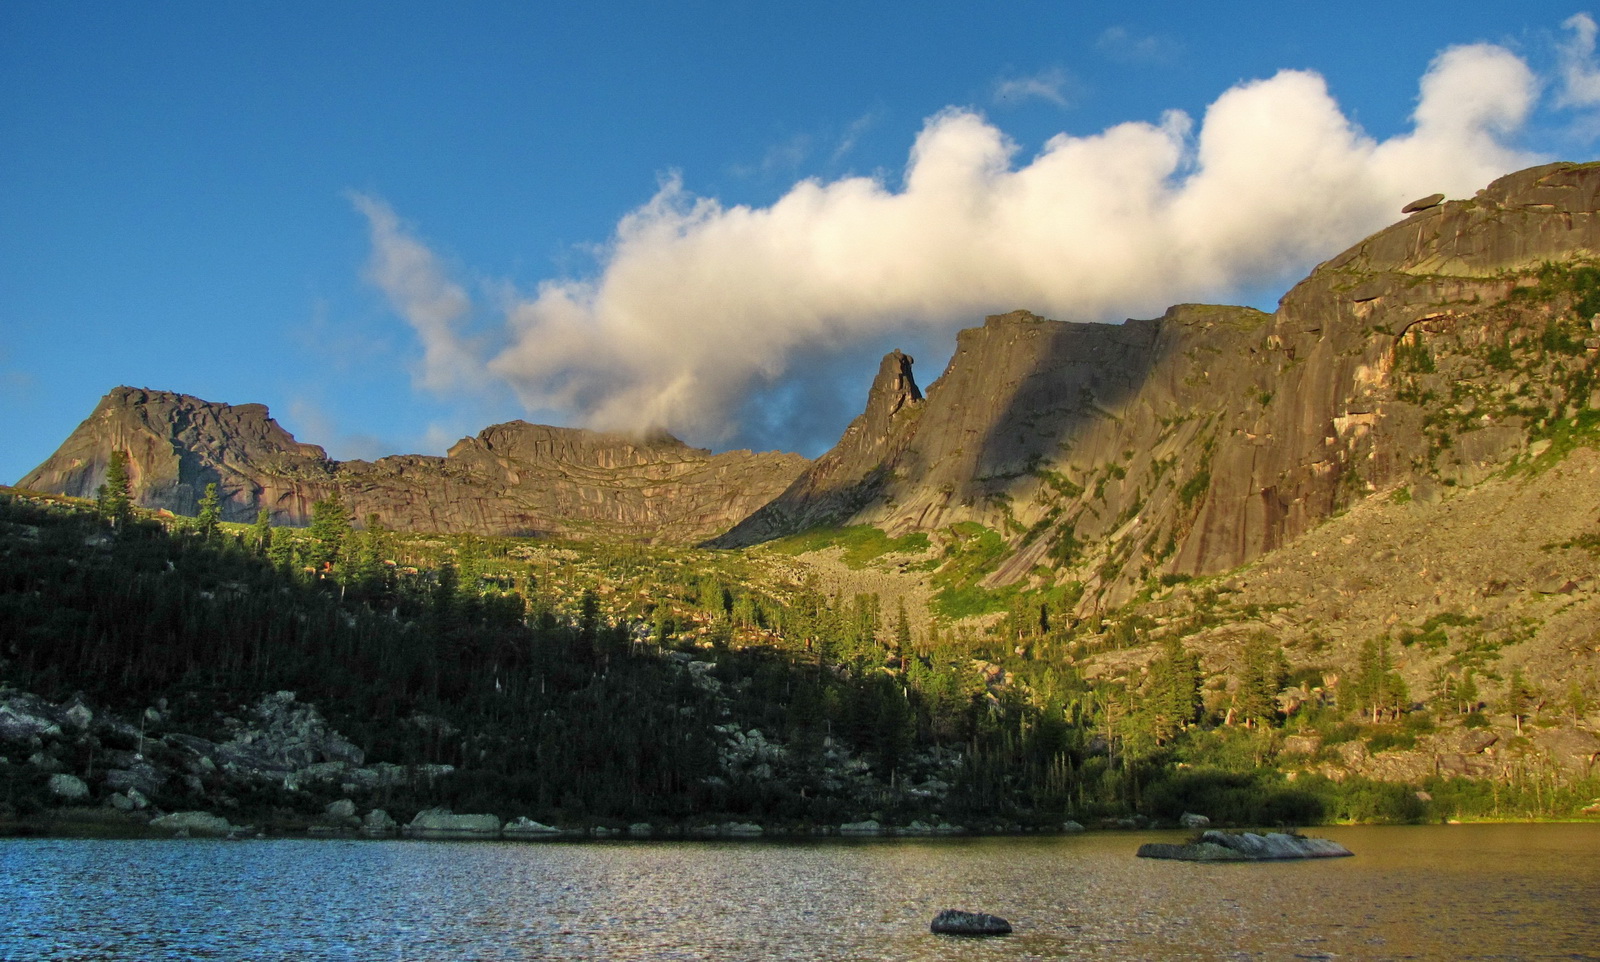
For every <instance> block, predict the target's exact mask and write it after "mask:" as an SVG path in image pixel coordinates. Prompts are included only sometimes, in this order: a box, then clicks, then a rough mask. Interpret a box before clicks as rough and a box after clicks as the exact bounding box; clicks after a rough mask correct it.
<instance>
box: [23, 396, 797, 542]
mask: <svg viewBox="0 0 1600 962" xmlns="http://www.w3.org/2000/svg"><path fill="white" fill-rule="evenodd" d="M114 450H121V451H125V452H127V454H128V459H129V465H128V470H129V475H130V477H131V479H132V482H133V491H134V497H135V501H136V502H137V503H138V504H141V505H143V506H146V507H151V508H165V509H168V510H171V511H174V512H177V513H180V514H193V513H194V512H195V511H196V509H197V503H198V501H199V498H200V496H201V495H202V494H203V493H204V491H205V486H206V485H207V484H209V483H216V484H217V485H218V488H219V490H220V492H221V493H222V496H223V517H224V518H225V519H226V520H229V521H251V520H254V519H255V517H256V514H257V513H258V512H259V510H260V509H262V508H266V509H267V510H268V511H269V512H271V514H272V517H273V520H274V521H275V522H276V523H278V524H304V523H306V522H307V521H308V520H309V518H310V514H311V505H312V503H313V502H315V501H318V500H320V499H322V498H324V497H326V496H328V495H330V494H337V495H339V496H341V497H342V498H344V500H345V502H346V503H347V504H348V505H350V507H351V509H352V511H353V513H354V515H355V516H356V517H357V518H360V519H363V520H364V519H366V518H367V517H368V516H369V515H372V514H376V515H377V516H378V518H379V519H380V520H381V521H382V523H383V524H385V525H387V526H389V527H392V528H398V529H404V530H417V531H440V532H475V533H481V534H518V535H545V536H563V537H591V538H593V537H600V538H613V539H617V540H634V541H637V540H644V541H661V542H669V543H685V544H687V543H694V542H697V541H700V540H703V539H705V538H708V537H711V536H713V535H716V534H718V533H720V532H722V531H725V530H727V528H729V527H730V526H731V525H733V524H734V523H735V522H737V521H739V520H740V519H741V518H743V517H745V516H746V515H748V514H749V513H750V512H752V511H754V510H755V509H756V508H758V507H760V506H761V505H762V504H764V503H765V502H766V501H768V500H770V499H771V498H772V497H773V496H775V495H776V494H778V493H779V492H780V491H782V490H783V489H784V488H785V487H786V486H787V485H788V484H789V483H790V482H791V481H792V480H793V479H794V478H795V477H796V476H797V475H798V474H799V473H800V471H801V470H803V469H804V468H805V466H806V464H807V463H808V462H807V461H806V459H805V458H802V457H800V456H799V455H795V454H784V453H779V452H771V453H763V454H755V453H751V452H749V451H728V452H724V453H722V454H716V455H713V454H712V453H711V452H709V451H706V450H704V449H701V448H693V447H690V446H688V445H686V444H684V443H683V442H681V441H679V440H678V439H676V438H674V437H671V436H670V435H665V434H658V435H655V436H653V437H648V438H632V437H627V436H624V435H616V434H603V433H599V432H594V431H586V430H582V429H578V428H559V427H549V426H546V425H537V424H528V423H526V422H524V421H511V422H508V423H505V424H496V425H493V426H491V427H488V428H485V429H484V430H483V431H481V432H479V434H478V435H477V437H473V438H464V439H462V440H461V441H459V442H457V443H456V444H455V445H454V446H453V447H452V448H451V449H450V451H449V453H448V454H447V455H446V456H445V457H442V458H440V457H429V456H423V455H396V456H394V457H386V458H380V459H378V460H377V461H372V462H367V461H343V462H341V461H334V460H332V459H330V458H329V457H328V456H327V452H325V451H324V450H323V449H322V448H320V447H318V446H317V445H314V444H303V443H301V442H299V441H296V440H295V439H294V436H293V435H291V434H289V432H287V431H285V430H284V429H283V428H282V427H280V426H279V425H278V423H277V422H276V421H274V420H272V418H271V416H270V415H269V414H268V411H267V409H266V407H264V406H263V405H260V404H242V405H229V404H219V403H215V402H212V401H204V400H201V399H199V398H195V397H190V396H189V395H185V394H174V393H171V392H167V391H151V390H145V389H141V388H131V387H119V388H116V389H115V390H113V391H111V392H110V393H109V394H107V395H106V396H105V397H104V398H102V399H101V401H100V403H99V404H98V405H96V407H95V410H94V413H92V414H91V415H90V416H89V417H88V419H87V420H85V421H84V422H83V423H82V424H80V425H79V426H78V428H77V429H76V430H75V431H73V432H72V435H71V436H70V437H68V438H67V440H66V441H65V442H64V443H63V444H62V445H61V447H60V448H59V449H58V450H57V451H56V452H55V454H53V455H51V456H50V458H48V459H47V460H46V461H45V462H44V463H43V464H41V465H40V466H39V467H37V468H35V469H34V470H33V471H32V472H30V473H29V474H28V475H27V476H26V477H24V478H23V479H22V480H21V481H20V482H18V486H19V487H23V488H30V489H33V490H38V491H48V492H55V493H60V494H68V495H75V496H78V497H93V496H94V493H95V490H96V489H97V488H98V487H99V485H100V484H101V483H102V482H103V481H104V479H105V471H106V467H107V465H108V464H109V463H110V458H111V452H112V451H114Z"/></svg>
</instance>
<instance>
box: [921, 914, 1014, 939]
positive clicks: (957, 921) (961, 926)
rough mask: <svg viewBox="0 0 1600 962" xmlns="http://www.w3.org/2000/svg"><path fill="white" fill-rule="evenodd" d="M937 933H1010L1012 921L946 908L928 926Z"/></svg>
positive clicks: (995, 916)
mask: <svg viewBox="0 0 1600 962" xmlns="http://www.w3.org/2000/svg"><path fill="white" fill-rule="evenodd" d="M928 928H929V930H930V931H932V932H933V934H935V935H1010V934H1011V923H1010V922H1007V921H1006V920H1005V919H1003V918H1001V917H1000V916H998V915H988V914H985V913H983V912H964V911H962V910H960V909H945V910H944V911H943V912H940V913H939V914H938V915H935V916H934V917H933V924H932V925H930V926H928Z"/></svg>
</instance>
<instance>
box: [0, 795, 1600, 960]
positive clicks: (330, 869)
mask: <svg viewBox="0 0 1600 962" xmlns="http://www.w3.org/2000/svg"><path fill="white" fill-rule="evenodd" d="M1317 834H1320V835H1325V836H1327V837H1330V838H1335V839H1337V840H1339V841H1342V842H1344V843H1345V844H1346V845H1348V846H1349V847H1350V848H1351V849H1352V850H1354V851H1355V852H1356V857H1354V858H1348V859H1334V860H1324V861H1312V862H1284V863H1272V864H1254V865H1196V864H1187V863H1179V862H1158V861H1150V860H1145V859H1138V858H1135V857H1134V855H1133V853H1134V850H1135V849H1136V848H1137V847H1138V845H1139V843H1140V842H1144V841H1151V840H1156V839H1160V840H1167V841H1173V840H1176V839H1177V836H1174V835H1172V834H1165V835H1158V834H1153V833H1147V834H1096V835H1086V836H1076V837H1067V838H1050V839H979V840H952V839H944V840H931V841H898V840H875V841H863V842H842V841H835V842H806V843H776V842H746V843H698V842H654V843H635V842H608V843H594V844H564V843H538V844H526V843H524V844H516V843H505V844H494V843H416V842H354V841H260V840H258V841H251V842H223V841H203V840H174V841H125V840H118V841H85V840H31V839H29V840H5V841H0V959H85V960H87V959H97V960H98V959H227V960H232V959H290V958H293V959H361V960H365V959H412V960H434V959H438V960H446V959H448V960H458V959H917V960H924V959H1079V958H1082V959H1087V958H1094V959H1141V960H1144V959H1295V958H1301V959H1441V960H1442V959H1540V958H1547V959H1557V958H1559V959H1600V827H1594V826H1573V825H1533V826H1436V827H1408V828H1330V829H1326V830H1320V831H1319V832H1318V833H1317ZM942 908H969V909H973V910H979V911H988V912H993V913H996V914H999V915H1003V916H1005V917H1006V918H1008V919H1010V920H1011V922H1012V924H1013V926H1014V927H1015V929H1016V934H1014V935H1012V936H1011V937H1009V938H1004V939H991V940H984V941H971V940H960V939H951V938H945V937H940V936H934V935H930V934H929V933H928V921H929V920H930V919H931V918H932V917H933V915H934V914H935V913H936V912H937V911H939V910H940V909H942Z"/></svg>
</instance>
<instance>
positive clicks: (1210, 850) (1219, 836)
mask: <svg viewBox="0 0 1600 962" xmlns="http://www.w3.org/2000/svg"><path fill="white" fill-rule="evenodd" d="M1351 854H1353V853H1352V852H1351V851H1350V850H1349V849H1347V848H1345V847H1344V846H1343V845H1340V844H1339V843H1338V842H1334V841H1331V840H1329V839H1325V838H1306V837H1305V836H1304V835H1289V834H1286V833H1283V832H1269V833H1268V834H1266V835H1257V834H1255V833H1253V832H1219V831H1216V830H1214V829H1213V830H1212V831H1208V832H1205V833H1204V834H1202V835H1201V836H1200V837H1199V838H1198V839H1196V840H1194V841H1193V842H1190V843H1188V844H1186V845H1173V844H1170V843H1167V842H1149V843H1146V844H1144V845H1141V846H1139V857H1140V858H1170V859H1179V860H1181V861H1185V862H1274V861H1282V860H1284V859H1297V858H1341V857H1343V856H1347V855H1351Z"/></svg>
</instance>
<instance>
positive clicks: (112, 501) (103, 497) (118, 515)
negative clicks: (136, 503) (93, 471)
mask: <svg viewBox="0 0 1600 962" xmlns="http://www.w3.org/2000/svg"><path fill="white" fill-rule="evenodd" d="M95 506H96V508H98V509H99V512H100V517H102V518H104V519H106V520H107V521H110V522H111V523H112V525H114V526H116V527H119V528H120V527H122V526H123V525H124V524H126V523H127V522H128V519H130V518H132V517H133V491H132V483H131V482H130V481H129V479H128V455H127V454H126V453H125V452H123V451H112V452H111V463H110V464H108V465H107V466H106V480H105V483H103V484H101V485H100V487H99V489H98V490H97V491H96V492H95Z"/></svg>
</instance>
